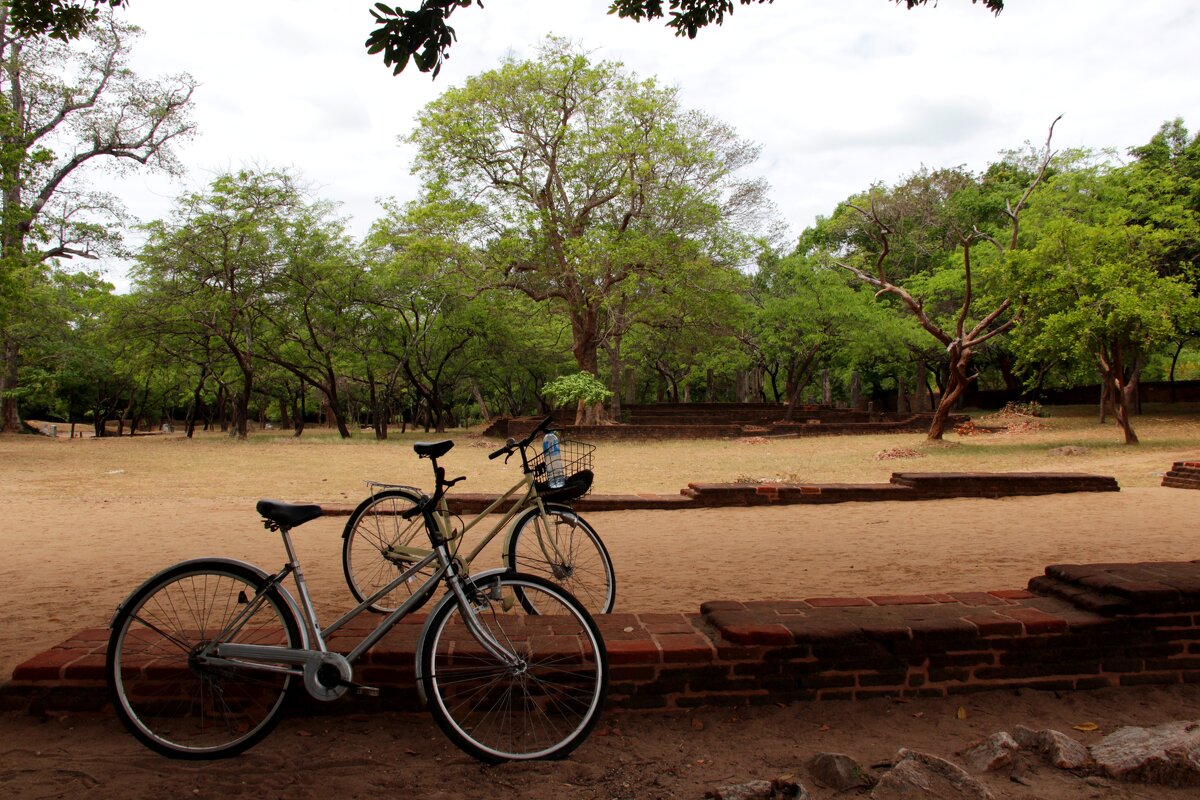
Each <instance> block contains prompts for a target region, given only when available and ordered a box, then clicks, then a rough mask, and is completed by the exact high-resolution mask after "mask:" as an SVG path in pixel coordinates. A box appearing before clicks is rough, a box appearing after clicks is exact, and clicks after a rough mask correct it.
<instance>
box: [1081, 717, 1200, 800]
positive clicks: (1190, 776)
mask: <svg viewBox="0 0 1200 800" xmlns="http://www.w3.org/2000/svg"><path fill="white" fill-rule="evenodd" d="M1092 758H1094V759H1095V760H1096V765H1097V766H1098V767H1099V768H1100V769H1101V770H1103V771H1104V772H1105V773H1106V774H1108V775H1109V776H1111V777H1113V778H1117V779H1119V780H1123V781H1140V782H1143V783H1159V784H1165V785H1167V786H1200V722H1168V723H1166V724H1164V725H1157V726H1155V727H1153V728H1137V727H1127V728H1121V729H1120V730H1118V731H1117V732H1116V733H1112V734H1110V735H1108V736H1106V737H1105V738H1104V739H1102V740H1101V741H1100V742H1098V743H1096V744H1094V745H1092Z"/></svg>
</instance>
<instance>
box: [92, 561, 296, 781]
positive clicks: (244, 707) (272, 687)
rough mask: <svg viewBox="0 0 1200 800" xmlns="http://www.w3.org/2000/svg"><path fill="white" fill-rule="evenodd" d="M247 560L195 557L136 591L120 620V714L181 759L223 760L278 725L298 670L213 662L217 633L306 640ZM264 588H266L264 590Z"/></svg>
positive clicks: (149, 742)
mask: <svg viewBox="0 0 1200 800" xmlns="http://www.w3.org/2000/svg"><path fill="white" fill-rule="evenodd" d="M265 584H266V578H265V577H264V576H263V575H262V573H260V572H258V571H257V570H255V569H253V568H252V567H250V566H249V565H247V564H242V563H239V562H233V561H224V560H219V559H205V560H197V561H187V562H184V563H182V564H177V565H176V566H174V567H171V568H170V569H168V570H166V571H164V572H162V573H160V574H158V575H156V576H155V577H153V578H151V579H150V580H149V581H147V582H146V583H145V584H143V585H142V586H141V587H140V588H139V589H138V590H137V591H135V592H134V593H133V594H132V595H130V597H129V599H128V600H126V601H125V603H123V604H122V605H121V607H120V609H119V610H118V611H117V614H116V616H115V617H114V619H113V625H112V634H111V635H110V637H109V641H108V655H107V658H106V660H105V676H106V678H107V680H108V686H109V693H110V695H111V697H112V702H113V706H114V708H115V709H116V711H117V716H118V717H120V719H121V721H122V722H123V723H124V724H125V727H126V728H128V729H129V731H130V732H131V733H133V735H134V736H135V737H137V739H138V740H139V741H141V742H142V743H143V744H144V745H146V746H147V747H149V748H150V749H152V750H155V751H157V752H159V753H162V754H163V755H166V756H170V757H172V758H188V759H199V758H224V757H227V756H232V755H235V754H237V753H240V752H242V751H243V750H245V749H246V748H248V747H250V746H252V745H253V744H255V743H256V742H258V741H259V740H260V739H262V738H263V737H264V736H266V735H267V734H268V733H269V732H270V731H271V729H272V728H273V727H274V726H275V723H276V721H277V719H278V716H279V712H280V710H281V709H282V706H283V703H284V700H285V699H286V697H287V694H288V689H289V687H290V686H291V681H292V676H291V675H288V674H286V673H284V672H282V671H279V672H264V671H261V670H256V669H253V668H251V667H250V666H246V667H240V666H231V665H229V664H228V663H226V664H222V665H214V664H209V663H208V662H207V661H206V659H205V652H206V650H207V648H208V646H209V645H210V644H211V643H212V642H213V641H214V639H215V638H216V637H219V636H220V637H223V641H227V642H238V643H240V644H257V645H273V646H282V647H290V648H298V647H302V646H303V639H302V637H301V634H300V628H299V625H298V624H297V622H296V617H295V614H293V612H292V609H291V606H290V605H288V603H287V601H286V599H285V598H284V596H283V594H282V593H281V592H280V591H279V589H278V587H272V588H270V589H268V590H266V591H265V592H262V589H263V587H264V586H265ZM260 593H261V594H260Z"/></svg>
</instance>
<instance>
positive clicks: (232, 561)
mask: <svg viewBox="0 0 1200 800" xmlns="http://www.w3.org/2000/svg"><path fill="white" fill-rule="evenodd" d="M213 563H216V564H228V565H230V566H234V567H243V568H245V569H248V570H250V571H251V572H253V573H254V574H256V575H258V577H260V578H262V579H263V580H266V579H267V578H269V577H271V576H270V575H268V574H267V573H265V572H263V570H262V568H261V567H257V566H255V565H254V564H251V563H250V562H249V561H242V560H241V559H238V558H219V557H215V556H209V557H207V558H189V559H187V560H186V561H180V562H177V563H175V564H171V565H170V566H168V567H164V568H162V569H160V570H159V571H158V572H156V573H154V574H153V575H151V576H150V577H149V578H147V579H146V580H144V581H142V582H141V583H139V584H138V585H137V588H135V589H134V590H133V591H132V592H130V593H129V595H128V596H127V597H126V598H125V599H124V600H122V601H121V602H120V603H118V604H117V610H116V611H114V612H113V615H112V617H111V618H110V619H109V621H108V628H109V630H111V629H112V627H113V625H114V624H115V623H116V621H117V617H118V616H120V615H121V612H122V611H124V610H125V606H127V605H129V602H130V601H131V600H133V598H134V597H135V596H136V595H137V594H138V593H139V592H141V591H142V589H144V588H145V587H146V586H147V585H148V584H151V583H153V582H155V581H157V580H158V579H159V578H161V577H162V576H163V575H165V574H166V573H168V572H170V571H171V570H175V569H179V568H180V567H186V566H189V565H192V564H213ZM277 588H278V589H279V592H280V594H282V595H283V600H284V602H285V603H287V606H288V610H289V611H291V612H292V616H293V617H294V618H295V620H296V627H298V628H299V629H300V638H301V644H302V645H303V648H304V649H305V650H307V649H308V625H307V624H305V622H304V619H305V618H304V616H303V615H301V613H300V607H299V606H298V605H297V604H296V600H295V598H293V597H292V593H291V592H289V591H288V589H287V587H286V586H284V585H283V584H279V586H278V587H277Z"/></svg>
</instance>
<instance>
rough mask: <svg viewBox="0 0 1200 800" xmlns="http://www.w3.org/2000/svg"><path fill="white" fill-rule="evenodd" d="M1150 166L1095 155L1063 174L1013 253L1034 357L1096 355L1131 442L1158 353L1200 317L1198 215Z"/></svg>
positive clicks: (1044, 193)
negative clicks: (1024, 246) (1029, 241)
mask: <svg viewBox="0 0 1200 800" xmlns="http://www.w3.org/2000/svg"><path fill="white" fill-rule="evenodd" d="M1153 144H1154V142H1152V143H1151V145H1152V146H1153ZM1138 152H1139V150H1138V149H1137V148H1135V150H1134V153H1135V155H1136V154H1137V153H1138ZM1142 152H1145V151H1142ZM1144 157H1145V156H1144ZM1160 166H1161V165H1160ZM1145 167H1146V165H1139V164H1133V165H1129V166H1123V167H1120V166H1114V165H1113V164H1111V163H1109V162H1107V161H1100V162H1099V163H1086V162H1085V163H1079V164H1076V165H1074V166H1073V167H1072V168H1070V169H1066V170H1064V171H1063V172H1061V173H1060V174H1058V175H1056V176H1054V177H1053V178H1052V179H1051V180H1050V181H1049V182H1047V184H1046V185H1045V187H1044V188H1043V190H1041V191H1039V192H1038V193H1037V194H1035V195H1034V197H1033V202H1032V205H1031V208H1030V211H1031V216H1030V219H1029V223H1030V224H1029V226H1028V227H1029V230H1030V233H1031V234H1032V235H1033V236H1034V242H1035V243H1034V244H1033V245H1032V247H1031V248H1030V249H1028V250H1027V251H1025V252H1021V253H1019V254H1016V256H1015V257H1014V259H1013V261H1014V264H1015V265H1016V266H1017V267H1018V271H1017V274H1018V275H1019V278H1020V283H1021V292H1022V296H1023V297H1024V298H1025V305H1026V310H1025V315H1024V316H1025V320H1024V323H1023V325H1022V329H1021V331H1020V337H1019V340H1020V343H1021V351H1022V355H1023V358H1024V360H1025V361H1027V362H1030V361H1034V362H1035V361H1038V360H1047V359H1051V358H1062V357H1068V358H1069V357H1075V358H1089V359H1090V360H1091V361H1092V363H1094V364H1095V367H1096V370H1097V371H1098V372H1099V374H1100V378H1101V388H1102V401H1101V402H1102V407H1105V406H1110V407H1111V408H1112V410H1113V412H1114V414H1113V416H1114V419H1115V421H1116V423H1117V425H1118V426H1119V427H1120V429H1121V431H1122V434H1123V436H1124V439H1125V442H1126V443H1127V444H1136V443H1137V441H1138V437H1137V434H1136V432H1135V431H1134V429H1133V422H1132V415H1133V413H1134V410H1135V409H1136V407H1137V396H1138V383H1139V381H1140V377H1141V373H1142V370H1143V368H1144V366H1145V364H1146V360H1147V357H1148V355H1149V354H1150V352H1151V351H1152V350H1153V349H1154V348H1156V347H1161V346H1163V345H1166V344H1168V343H1170V342H1173V341H1176V340H1177V339H1178V338H1179V337H1180V336H1181V335H1183V336H1186V335H1188V333H1189V332H1190V331H1194V330H1195V328H1196V318H1197V317H1200V306H1198V304H1197V302H1196V298H1195V295H1194V292H1195V286H1194V284H1193V281H1194V279H1195V271H1194V270H1195V261H1194V258H1195V256H1194V253H1195V251H1196V234H1197V228H1196V226H1195V218H1194V215H1193V214H1192V213H1190V212H1189V211H1188V210H1187V208H1186V205H1187V203H1186V201H1184V202H1182V203H1181V200H1180V197H1179V196H1178V193H1177V192H1174V191H1169V190H1167V187H1164V186H1162V185H1159V182H1160V181H1162V180H1163V175H1162V170H1161V169H1156V170H1154V171H1153V172H1152V173H1151V174H1154V175H1157V176H1158V180H1156V181H1154V182H1153V185H1148V184H1147V181H1146V177H1147V176H1146V175H1145V174H1144V173H1145Z"/></svg>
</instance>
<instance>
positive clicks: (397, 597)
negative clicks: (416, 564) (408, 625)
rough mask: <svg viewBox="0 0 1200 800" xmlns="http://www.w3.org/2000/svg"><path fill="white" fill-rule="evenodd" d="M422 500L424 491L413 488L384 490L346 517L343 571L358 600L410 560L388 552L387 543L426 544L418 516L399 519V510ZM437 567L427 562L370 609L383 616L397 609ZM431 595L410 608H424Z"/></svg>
mask: <svg viewBox="0 0 1200 800" xmlns="http://www.w3.org/2000/svg"><path fill="white" fill-rule="evenodd" d="M422 499H423V495H422V494H421V493H420V492H419V491H417V490H415V489H399V488H397V489H385V490H384V491H382V492H376V493H375V494H373V495H372V496H370V497H368V498H367V499H365V500H363V501H362V502H361V503H359V504H358V507H357V508H355V509H354V512H353V513H352V514H351V515H350V519H348V520H346V527H345V528H344V529H343V531H342V539H343V541H342V572H343V573H344V574H345V576H346V585H347V586H349V587H350V593H351V594H352V595H354V598H355V599H356V600H357V601H358V602H359V603H362V602H364V601H365V600H366V599H367V598H368V597H370V596H371V595H373V594H374V593H375V592H377V591H379V590H380V589H382V588H383V587H384V586H386V585H387V584H388V583H389V582H391V581H392V580H395V579H396V578H397V577H398V576H399V575H400V573H401V572H403V571H404V569H406V568H407V566H409V565H411V564H412V563H413V562H411V561H408V562H406V561H405V560H404V559H400V558H397V557H395V556H389V555H388V548H389V547H390V546H391V545H394V544H397V545H403V546H407V547H414V546H415V547H423V548H428V547H429V539H428V537H427V534H426V532H425V521H424V519H423V518H422V516H421V515H420V514H417V515H416V516H414V517H412V518H411V519H405V518H404V517H403V512H406V511H410V510H411V509H413V508H415V507H416V505H417V504H418V503H420V502H421V500H422ZM414 542H415V544H414ZM435 570H436V565H435V564H429V565H427V566H426V567H425V568H423V569H422V570H421V571H419V572H417V573H416V574H415V575H414V576H413V577H412V578H410V579H409V580H407V581H405V582H404V583H402V584H401V585H400V586H398V587H396V588H395V589H393V590H392V591H390V592H388V593H387V594H386V595H384V596H383V597H381V598H379V599H378V600H377V601H375V602H374V603H372V604H371V605H370V606H368V608H369V609H370V610H371V611H375V612H378V613H381V614H387V613H390V612H392V611H395V610H396V609H397V608H399V607H400V605H401V604H402V603H404V602H405V601H406V600H408V599H409V598H410V597H411V596H412V595H413V594H414V593H415V592H416V590H418V589H419V588H420V587H421V586H422V585H423V584H424V583H425V582H426V581H427V580H428V579H429V578H430V577H432V576H433V573H434V572H435ZM432 594H433V593H432V592H431V591H426V592H425V594H424V596H422V597H420V598H418V601H417V603H416V605H414V606H413V607H412V610H413V611H416V610H417V609H418V608H420V607H421V606H423V605H424V604H425V603H426V601H428V600H429V598H430V597H431V596H432Z"/></svg>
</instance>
